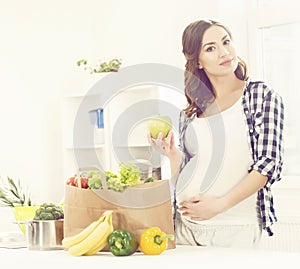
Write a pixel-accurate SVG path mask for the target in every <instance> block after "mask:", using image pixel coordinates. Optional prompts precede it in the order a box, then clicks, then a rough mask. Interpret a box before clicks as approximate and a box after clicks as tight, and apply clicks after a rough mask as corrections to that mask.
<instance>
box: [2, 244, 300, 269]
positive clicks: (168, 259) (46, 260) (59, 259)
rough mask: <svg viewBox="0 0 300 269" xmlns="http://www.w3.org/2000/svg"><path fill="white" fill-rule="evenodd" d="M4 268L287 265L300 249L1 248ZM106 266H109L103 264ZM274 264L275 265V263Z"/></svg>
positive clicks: (297, 259)
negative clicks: (88, 251)
mask: <svg viewBox="0 0 300 269" xmlns="http://www.w3.org/2000/svg"><path fill="white" fill-rule="evenodd" d="M0 264H1V268H13V269H14V268H18V269H21V268H30V269H35V268H37V269H41V268H42V269H48V268H49V269H50V268H51V269H55V268H57V269H61V268H62V269H67V268H82V269H85V268H97V269H99V268H108V266H109V268H120V269H121V268H122V269H123V268H130V269H133V268H139V269H140V268H142V269H146V268H151V269H156V268H163V267H166V266H168V269H172V268H184V266H187V265H197V267H194V268H201V269H202V268H208V269H210V268H239V269H240V268H243V269H245V268H251V269H254V268H272V266H276V268H277V266H278V267H279V266H282V267H283V266H285V267H286V266H287V264H290V265H291V266H290V265H289V268H299V265H300V253H293V252H279V251H265V250H252V249H251V250H249V249H248V250H246V249H225V248H222V249H221V248H204V247H193V246H177V247H176V249H172V250H166V251H164V252H163V253H162V254H160V255H156V256H147V255H144V254H141V253H135V254H133V255H131V256H125V257H116V256H113V255H112V254H111V253H109V252H104V253H99V254H97V255H94V256H80V257H74V256H71V255H70V254H69V253H68V252H67V251H64V250H52V251H38V250H28V249H27V248H20V249H5V248H0ZM102 266H106V267H102ZM273 268H274V267H273Z"/></svg>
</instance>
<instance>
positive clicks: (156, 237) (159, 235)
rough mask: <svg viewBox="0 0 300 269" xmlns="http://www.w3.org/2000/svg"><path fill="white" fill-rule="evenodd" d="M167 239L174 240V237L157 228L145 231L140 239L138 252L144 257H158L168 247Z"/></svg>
mask: <svg viewBox="0 0 300 269" xmlns="http://www.w3.org/2000/svg"><path fill="white" fill-rule="evenodd" d="M168 239H170V240H174V235H172V234H166V233H164V232H163V231H161V230H160V228H159V227H152V228H149V229H147V230H145V231H144V232H143V233H142V235H141V238H140V244H139V245H140V250H141V251H142V252H143V253H144V254H146V255H158V254H160V253H162V252H163V251H165V250H166V249H167V247H168Z"/></svg>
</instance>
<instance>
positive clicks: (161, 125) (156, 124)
mask: <svg viewBox="0 0 300 269" xmlns="http://www.w3.org/2000/svg"><path fill="white" fill-rule="evenodd" d="M148 130H149V132H150V134H151V136H152V137H153V138H155V139H156V138H157V136H158V134H159V133H160V132H161V133H162V135H163V136H162V137H163V138H165V137H166V136H167V135H168V133H169V132H170V130H172V120H171V118H170V117H169V116H154V117H152V118H151V119H149V121H148Z"/></svg>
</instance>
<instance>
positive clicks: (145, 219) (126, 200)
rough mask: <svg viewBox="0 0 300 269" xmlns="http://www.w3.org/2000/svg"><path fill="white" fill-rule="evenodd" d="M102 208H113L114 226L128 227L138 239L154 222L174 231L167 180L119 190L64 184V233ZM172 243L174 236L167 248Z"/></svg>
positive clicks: (73, 230) (85, 223) (71, 231)
mask: <svg viewBox="0 0 300 269" xmlns="http://www.w3.org/2000/svg"><path fill="white" fill-rule="evenodd" d="M105 210H113V226H114V229H119V228H122V229H126V230H128V231H131V232H132V233H133V234H134V235H135V236H136V238H137V239H138V240H139V239H140V236H141V234H142V232H143V231H144V230H145V229H147V228H150V227H154V226H157V227H159V228H160V229H161V230H162V231H163V232H165V233H166V234H173V235H174V226H173V214H172V203H171V196H170V187H169V182H168V180H157V181H154V182H149V183H141V184H138V185H136V186H133V187H127V188H126V189H125V190H124V191H122V192H117V191H114V190H109V189H99V190H89V189H81V188H78V187H74V186H69V185H66V187H65V204H64V214H65V217H64V236H65V237H67V236H72V235H74V234H76V233H78V232H80V231H82V230H83V229H84V228H85V227H87V226H88V225H89V224H90V223H91V222H93V221H95V220H97V219H98V218H99V217H100V216H101V214H102V213H103V212H104V211H105ZM175 245H176V244H175V240H174V241H172V240H169V241H168V249H172V248H175Z"/></svg>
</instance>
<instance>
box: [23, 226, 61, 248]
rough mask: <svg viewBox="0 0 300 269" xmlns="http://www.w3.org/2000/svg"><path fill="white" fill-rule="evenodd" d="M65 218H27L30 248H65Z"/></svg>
mask: <svg viewBox="0 0 300 269" xmlns="http://www.w3.org/2000/svg"><path fill="white" fill-rule="evenodd" d="M63 228H64V221H63V220H27V221H26V237H27V247H28V249H30V250H56V249H63V246H62V240H63V237H64V233H63V231H64V229H63Z"/></svg>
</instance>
